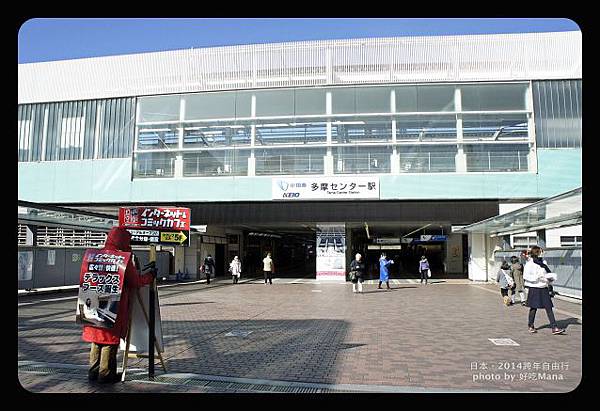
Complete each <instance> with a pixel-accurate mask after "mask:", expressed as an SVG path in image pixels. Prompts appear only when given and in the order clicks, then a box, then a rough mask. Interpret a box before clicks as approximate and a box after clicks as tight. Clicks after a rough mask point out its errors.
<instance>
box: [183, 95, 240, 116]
mask: <svg viewBox="0 0 600 411" xmlns="http://www.w3.org/2000/svg"><path fill="white" fill-rule="evenodd" d="M184 99H185V115H184V119H185V120H188V121H189V120H204V119H212V118H234V117H235V92H224V93H203V94H190V95H186V96H185V97H184Z"/></svg>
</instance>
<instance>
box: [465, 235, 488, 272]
mask: <svg viewBox="0 0 600 411" xmlns="http://www.w3.org/2000/svg"><path fill="white" fill-rule="evenodd" d="M486 237H487V236H486V235H485V234H479V233H469V280H471V281H487V277H488V275H487V264H486V254H487V241H486Z"/></svg>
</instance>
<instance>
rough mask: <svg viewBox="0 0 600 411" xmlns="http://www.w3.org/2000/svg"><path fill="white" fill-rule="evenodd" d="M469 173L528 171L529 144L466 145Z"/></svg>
mask: <svg viewBox="0 0 600 411" xmlns="http://www.w3.org/2000/svg"><path fill="white" fill-rule="evenodd" d="M464 150H465V154H466V156H467V171H468V172H477V171H480V172H489V171H527V170H528V167H527V154H529V146H528V145H527V144H496V145H494V144H470V145H465V148H464Z"/></svg>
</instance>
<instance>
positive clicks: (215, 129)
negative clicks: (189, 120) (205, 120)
mask: <svg viewBox="0 0 600 411" xmlns="http://www.w3.org/2000/svg"><path fill="white" fill-rule="evenodd" d="M250 142H251V127H250V125H249V124H232V125H230V124H227V125H223V124H216V123H214V124H202V125H189V126H186V127H185V128H184V129H183V147H184V148H190V147H221V146H226V147H232V146H244V145H250Z"/></svg>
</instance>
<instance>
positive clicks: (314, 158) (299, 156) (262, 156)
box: [254, 148, 327, 175]
mask: <svg viewBox="0 0 600 411" xmlns="http://www.w3.org/2000/svg"><path fill="white" fill-rule="evenodd" d="M326 154H327V150H326V149H325V148H313V149H307V148H283V149H263V150H255V154H254V157H255V158H256V175H274V174H288V175H296V174H302V175H304V174H323V164H324V160H323V158H324V157H325V155H326Z"/></svg>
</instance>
